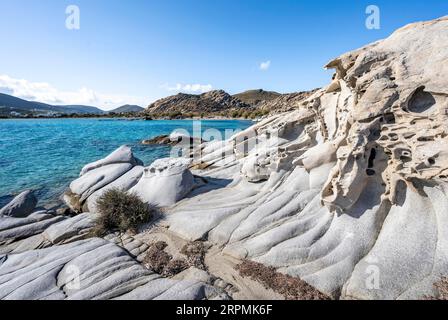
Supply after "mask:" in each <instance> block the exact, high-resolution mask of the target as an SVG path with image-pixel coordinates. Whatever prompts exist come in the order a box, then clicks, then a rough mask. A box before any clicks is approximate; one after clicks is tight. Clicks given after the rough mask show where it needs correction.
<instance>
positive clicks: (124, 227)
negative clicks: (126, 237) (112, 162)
mask: <svg viewBox="0 0 448 320" xmlns="http://www.w3.org/2000/svg"><path fill="white" fill-rule="evenodd" d="M97 208H98V213H99V217H98V219H97V221H96V227H95V230H94V233H95V234H96V235H97V236H103V235H104V234H107V233H108V232H110V231H114V230H119V231H121V232H126V231H135V230H136V229H137V228H138V226H139V225H141V224H144V223H147V222H149V220H150V219H151V217H153V216H154V214H155V212H156V210H157V208H156V207H154V206H151V205H148V204H146V203H144V202H143V201H142V200H141V199H140V198H139V197H138V196H137V195H135V194H132V193H127V192H124V191H122V190H120V189H116V188H113V189H110V190H107V191H106V192H104V194H103V195H101V197H99V199H98V200H97Z"/></svg>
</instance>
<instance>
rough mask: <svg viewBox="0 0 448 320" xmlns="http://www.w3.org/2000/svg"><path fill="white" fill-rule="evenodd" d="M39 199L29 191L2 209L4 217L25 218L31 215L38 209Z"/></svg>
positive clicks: (0, 215)
mask: <svg viewBox="0 0 448 320" xmlns="http://www.w3.org/2000/svg"><path fill="white" fill-rule="evenodd" d="M36 205H37V198H36V197H35V196H34V193H33V192H32V191H31V190H27V191H24V192H22V193H21V194H19V195H18V196H16V197H15V198H14V199H12V200H11V202H10V203H8V204H7V205H6V206H4V207H3V208H2V209H0V218H1V217H2V216H8V217H15V218H23V217H26V216H28V215H30V214H31V213H32V212H33V210H34V209H35V208H36Z"/></svg>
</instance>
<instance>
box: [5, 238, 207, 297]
mask: <svg viewBox="0 0 448 320" xmlns="http://www.w3.org/2000/svg"><path fill="white" fill-rule="evenodd" d="M208 291H209V290H206V285H204V284H203V283H200V282H197V281H174V280H169V279H163V278H161V277H160V276H159V275H157V274H154V273H152V272H151V271H149V270H147V269H145V268H143V267H142V266H141V265H139V264H138V263H137V262H135V260H134V259H132V258H131V257H130V256H129V255H128V254H127V253H126V252H125V251H124V250H123V249H121V248H120V247H118V246H116V245H114V244H112V243H110V242H107V241H105V240H102V239H88V240H83V241H77V242H74V243H71V244H67V245H62V246H54V247H51V248H47V249H41V250H32V251H27V252H24V253H21V254H14V255H6V256H3V257H2V258H1V259H0V299H5V300H43V299H50V300H62V299H69V300H88V299H95V300H104V299H134V298H138V299H204V298H206V297H207V296H206V292H208Z"/></svg>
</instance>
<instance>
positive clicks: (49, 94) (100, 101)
mask: <svg viewBox="0 0 448 320" xmlns="http://www.w3.org/2000/svg"><path fill="white" fill-rule="evenodd" d="M0 93H6V94H10V95H13V96H16V97H18V98H22V99H25V100H32V101H39V102H43V103H48V104H54V105H90V106H95V107H99V108H101V109H104V110H110V109H114V108H116V107H119V106H122V105H124V104H137V105H140V106H142V107H145V106H146V105H147V104H148V102H149V100H148V99H147V98H144V97H134V96H127V95H118V94H104V93H99V92H96V91H94V90H92V89H88V88H81V89H79V90H77V91H60V90H58V89H56V88H55V87H53V86H52V85H50V84H48V83H46V82H31V81H28V80H23V79H14V78H12V77H9V76H7V75H0Z"/></svg>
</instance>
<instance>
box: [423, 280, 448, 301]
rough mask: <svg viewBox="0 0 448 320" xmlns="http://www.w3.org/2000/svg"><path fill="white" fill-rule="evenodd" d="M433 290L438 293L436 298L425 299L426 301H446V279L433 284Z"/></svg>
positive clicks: (447, 297)
mask: <svg viewBox="0 0 448 320" xmlns="http://www.w3.org/2000/svg"><path fill="white" fill-rule="evenodd" d="M434 288H436V289H437V291H438V292H439V296H438V297H425V299H426V300H448V277H443V278H442V279H441V280H440V281H438V282H436V283H434Z"/></svg>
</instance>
